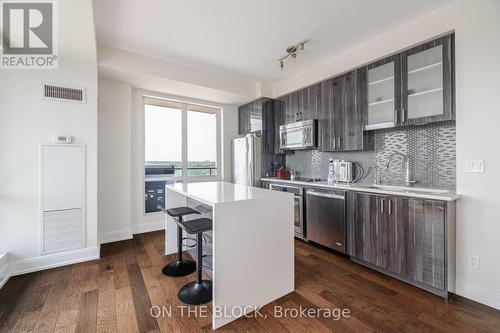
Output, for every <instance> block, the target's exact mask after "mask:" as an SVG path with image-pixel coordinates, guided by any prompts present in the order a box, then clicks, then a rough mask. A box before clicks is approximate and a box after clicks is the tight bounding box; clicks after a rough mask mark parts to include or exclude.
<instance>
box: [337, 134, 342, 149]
mask: <svg viewBox="0 0 500 333" xmlns="http://www.w3.org/2000/svg"><path fill="white" fill-rule="evenodd" d="M338 143H339V149H341V148H342V137H340V136H339V140H338Z"/></svg>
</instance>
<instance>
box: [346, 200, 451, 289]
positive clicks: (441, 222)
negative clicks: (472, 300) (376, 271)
mask: <svg viewBox="0 0 500 333" xmlns="http://www.w3.org/2000/svg"><path fill="white" fill-rule="evenodd" d="M347 207H348V209H347V253H348V254H349V255H350V256H352V257H354V258H357V259H360V260H362V261H364V262H367V263H370V264H372V265H375V266H377V267H379V268H382V269H384V270H386V271H388V272H390V273H394V274H397V275H399V276H401V277H403V278H405V279H407V280H409V281H415V282H420V283H422V284H425V285H427V286H430V287H433V288H436V289H443V288H444V287H445V264H446V262H445V254H446V252H445V246H446V239H445V227H446V226H445V216H446V203H445V202H443V201H435V200H424V199H414V198H404V197H394V196H381V195H374V194H368V193H360V192H348V194H347Z"/></svg>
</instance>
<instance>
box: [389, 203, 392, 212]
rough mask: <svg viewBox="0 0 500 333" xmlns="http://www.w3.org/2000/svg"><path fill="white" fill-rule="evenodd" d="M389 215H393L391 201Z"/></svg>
mask: <svg viewBox="0 0 500 333" xmlns="http://www.w3.org/2000/svg"><path fill="white" fill-rule="evenodd" d="M389 215H392V200H389Z"/></svg>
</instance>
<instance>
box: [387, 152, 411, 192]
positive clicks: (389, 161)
mask: <svg viewBox="0 0 500 333" xmlns="http://www.w3.org/2000/svg"><path fill="white" fill-rule="evenodd" d="M394 156H401V157H402V158H403V159H404V162H405V163H406V164H405V167H406V176H405V185H406V186H407V187H410V186H411V185H412V184H415V183H416V181H415V180H413V179H411V177H410V159H409V158H408V156H406V155H405V154H402V153H400V152H395V153H392V154H391V155H390V156H389V158H388V159H387V164H386V165H385V167H386V168H389V165H390V164H391V161H392V158H393V157H394Z"/></svg>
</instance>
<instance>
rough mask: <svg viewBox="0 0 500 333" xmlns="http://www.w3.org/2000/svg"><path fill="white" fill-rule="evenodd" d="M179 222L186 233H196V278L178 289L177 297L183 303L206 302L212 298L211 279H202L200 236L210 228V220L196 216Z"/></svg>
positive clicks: (195, 303)
mask: <svg viewBox="0 0 500 333" xmlns="http://www.w3.org/2000/svg"><path fill="white" fill-rule="evenodd" d="M179 224H180V225H181V226H182V228H183V229H184V230H186V232H187V233H188V234H192V235H193V234H196V261H197V262H198V267H197V279H196V281H193V282H190V283H188V284H186V285H185V286H184V287H182V288H181V289H180V290H179V293H178V294H177V297H179V300H180V301H181V302H183V303H186V304H190V305H198V304H203V303H208V302H210V301H211V300H212V281H210V280H202V276H201V273H202V267H203V243H202V236H203V233H204V232H205V231H210V230H212V220H211V219H208V218H204V217H202V218H198V219H194V220H190V221H185V222H184V221H182V222H181V221H179Z"/></svg>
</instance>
